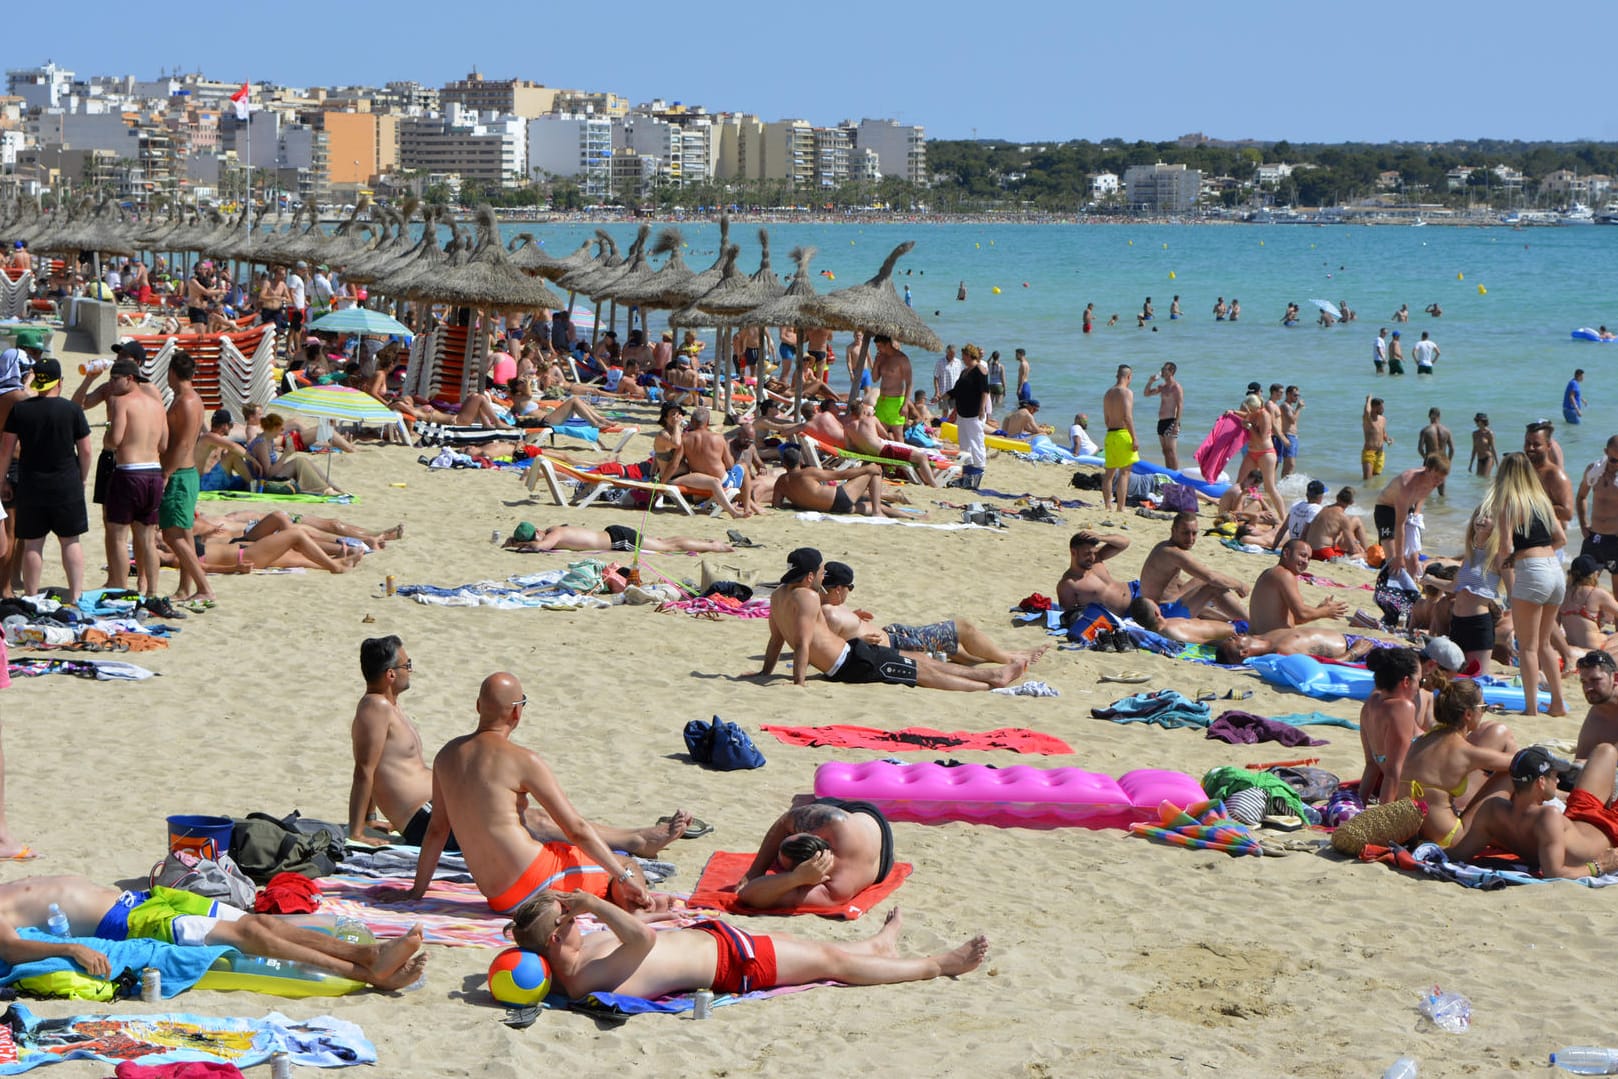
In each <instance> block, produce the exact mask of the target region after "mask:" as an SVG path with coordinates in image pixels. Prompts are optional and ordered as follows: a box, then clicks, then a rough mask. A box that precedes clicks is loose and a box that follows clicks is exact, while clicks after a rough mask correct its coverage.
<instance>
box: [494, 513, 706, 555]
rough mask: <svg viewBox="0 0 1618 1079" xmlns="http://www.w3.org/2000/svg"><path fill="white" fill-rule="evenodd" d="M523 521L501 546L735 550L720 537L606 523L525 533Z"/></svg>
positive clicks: (530, 529)
mask: <svg viewBox="0 0 1618 1079" xmlns="http://www.w3.org/2000/svg"><path fill="white" fill-rule="evenodd" d="M523 524H527V522H526V521H525V522H523ZM523 524H519V525H518V526H517V527H516V529H514V530H513V531H512V533H511V535H510V536H508V537H507V538H506V542H505V543H504V544H502V546H504V547H505V548H507V549H508V550H513V551H521V552H522V553H524V554H532V553H535V552H539V551H617V552H620V553H624V554H629V553H633V552H634V551H636V550H642V551H697V552H700V553H702V554H725V553H728V552H730V551H734V550H735V549H736V548H734V547H732V546H731V545H730V544H728V543H724V542H721V541H720V540H705V539H696V538H694V537H691V536H646V535H642V534H640V533H639V532H638V531H637V530H636V529H634V528H631V527H630V526H629V525H608V526H607V529H606V531H604V532H598V531H596V530H595V529H593V528H581V527H580V526H578V525H552V526H551V527H549V528H547V529H545V531H543V532H536V531H535V530H534V526H533V525H531V524H530V525H528V528H527V530H526V532H525V531H524V529H523Z"/></svg>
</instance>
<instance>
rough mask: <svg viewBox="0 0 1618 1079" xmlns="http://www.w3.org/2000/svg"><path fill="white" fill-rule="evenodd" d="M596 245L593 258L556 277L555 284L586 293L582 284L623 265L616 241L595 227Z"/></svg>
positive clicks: (572, 290) (584, 284)
mask: <svg viewBox="0 0 1618 1079" xmlns="http://www.w3.org/2000/svg"><path fill="white" fill-rule="evenodd" d="M596 246H597V251H596V257H595V258H593V259H591V260H590V261H589V262H587V263H585V264H584V265H583V266H580V267H579V268H578V269H576V270H571V271H569V272H568V273H565V274H563V275H562V276H561V277H558V278H556V284H558V285H560V286H562V287H563V288H565V289H567V290H568V291H569V292H583V293H585V294H586V295H588V294H589V293H588V290H587V289H586V288H585V287H584V286H586V285H588V284H590V283H592V282H593V281H594V280H595V279H596V278H597V277H598V276H599V275H601V274H603V273H606V272H607V271H610V270H616V269H618V268H619V267H621V266H623V265H624V259H623V256H621V255H619V254H618V242H617V241H616V240H614V239H613V238H612V237H611V236H610V235H609V234H608V233H607V231H606V230H605V229H596Z"/></svg>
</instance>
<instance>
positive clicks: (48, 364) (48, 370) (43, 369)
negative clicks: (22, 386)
mask: <svg viewBox="0 0 1618 1079" xmlns="http://www.w3.org/2000/svg"><path fill="white" fill-rule="evenodd" d="M60 381H62V365H61V364H60V363H57V362H56V361H55V360H53V359H51V358H50V357H49V356H46V357H45V358H44V359H42V360H37V361H35V363H34V389H36V390H38V391H39V392H40V393H44V392H45V391H46V390H48V389H50V388H51V387H52V386H54V385H56V384H57V383H58V382H60Z"/></svg>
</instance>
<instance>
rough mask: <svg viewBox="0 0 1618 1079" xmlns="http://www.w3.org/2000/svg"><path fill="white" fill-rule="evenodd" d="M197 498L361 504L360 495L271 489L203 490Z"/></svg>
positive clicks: (209, 499) (204, 499) (226, 500)
mask: <svg viewBox="0 0 1618 1079" xmlns="http://www.w3.org/2000/svg"><path fill="white" fill-rule="evenodd" d="M197 498H198V499H200V500H202V501H204V502H335V503H338V504H340V505H345V506H353V505H358V504H359V501H360V499H359V496H358V495H297V494H294V495H284V494H275V493H274V492H271V491H203V492H202V493H201V494H199V495H197Z"/></svg>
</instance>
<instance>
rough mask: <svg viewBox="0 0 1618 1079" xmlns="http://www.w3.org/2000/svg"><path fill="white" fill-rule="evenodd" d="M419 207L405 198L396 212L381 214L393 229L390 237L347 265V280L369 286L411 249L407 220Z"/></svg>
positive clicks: (413, 197) (417, 203)
mask: <svg viewBox="0 0 1618 1079" xmlns="http://www.w3.org/2000/svg"><path fill="white" fill-rule="evenodd" d="M420 205H421V203H420V201H419V200H418V199H417V198H416V197H415V196H414V195H407V196H405V197H404V198H403V199H401V200H400V202H399V208H398V210H393V209H391V208H389V209H385V210H383V211H382V213H383V214H384V220H385V221H386V222H387V223H388V224H390V225H392V226H393V234H392V235H391V236H388V237H387V238H386V239H384V240H383V241H382V242H381V243H379V244H377V245H376V247H374V248H372V249H371V251H370V252H368V253H367V254H365V255H363V256H362V257H360V258H358V259H356V260H354V261H353V262H350V263H349V264H348V268H347V270H346V272H345V276H346V277H347V278H348V280H350V281H358V282H361V283H364V284H370V283H371V282H373V281H377V280H379V279H380V278H381V277H383V276H384V275H385V274H386V273H387V272H388V271H389V270H391V269H392V268H393V267H394V266H396V265H398V263H399V261H400V260H401V259H403V258H404V256H405V255H406V253H407V252H408V251H409V250H410V248H411V243H410V219H411V218H412V217H414V216H415V215H416V208H417V207H418V206H420Z"/></svg>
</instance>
